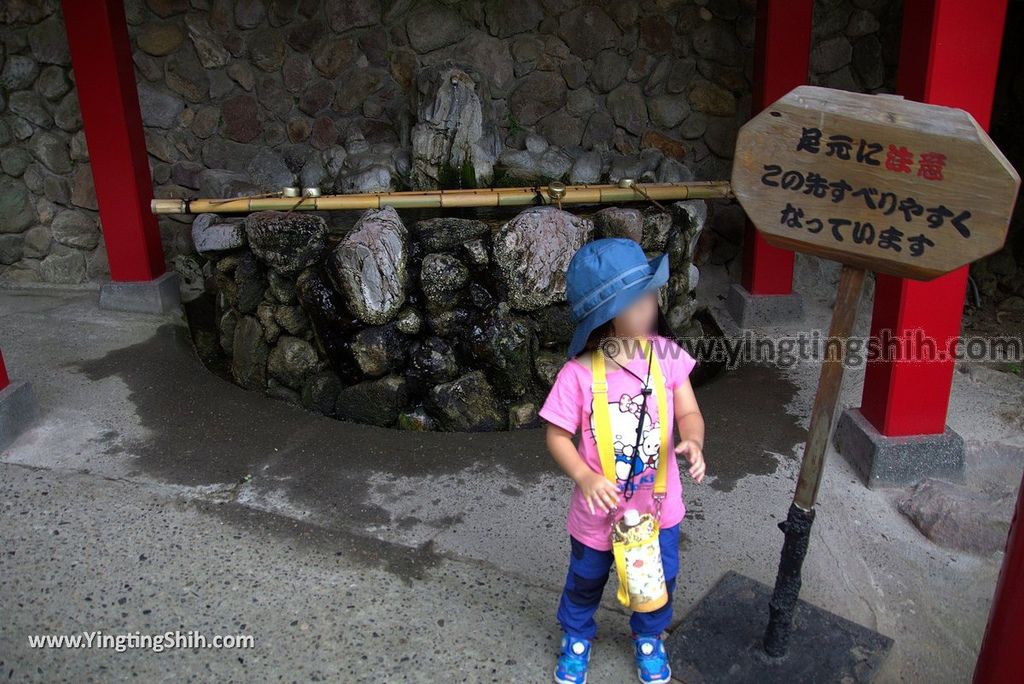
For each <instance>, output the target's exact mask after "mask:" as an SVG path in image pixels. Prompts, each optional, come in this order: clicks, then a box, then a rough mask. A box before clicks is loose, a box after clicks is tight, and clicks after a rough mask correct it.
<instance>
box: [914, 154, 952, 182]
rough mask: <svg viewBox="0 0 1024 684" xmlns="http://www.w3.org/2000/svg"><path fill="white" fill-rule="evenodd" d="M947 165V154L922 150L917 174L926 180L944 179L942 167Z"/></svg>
mask: <svg viewBox="0 0 1024 684" xmlns="http://www.w3.org/2000/svg"><path fill="white" fill-rule="evenodd" d="M945 165H946V155H944V154H941V153H939V152H922V153H921V161H920V163H919V164H918V166H917V175H918V176H921V177H922V178H924V179H925V180H942V167H944V166H945Z"/></svg>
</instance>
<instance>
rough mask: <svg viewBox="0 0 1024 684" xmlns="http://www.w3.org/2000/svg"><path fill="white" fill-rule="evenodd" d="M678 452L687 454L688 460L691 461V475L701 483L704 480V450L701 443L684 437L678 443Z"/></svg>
mask: <svg viewBox="0 0 1024 684" xmlns="http://www.w3.org/2000/svg"><path fill="white" fill-rule="evenodd" d="M676 453H677V454H686V460H687V461H689V462H690V470H689V473H690V477H692V478H693V479H694V480H695V481H696V482H698V483H700V482H701V481H703V480H704V470H705V467H704V451H703V449H701V446H700V444H698V443H697V442H696V441H695V440H692V439H684V440H683V441H681V442H679V444H678V445H676Z"/></svg>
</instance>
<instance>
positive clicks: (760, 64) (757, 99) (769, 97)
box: [740, 0, 812, 295]
mask: <svg viewBox="0 0 1024 684" xmlns="http://www.w3.org/2000/svg"><path fill="white" fill-rule="evenodd" d="M811 9H812V0H758V3H757V34H756V35H757V38H756V43H755V47H754V88H753V100H752V104H751V109H752V110H753V111H751V116H753V115H755V114H757V113H758V112H760V111H761V110H762V109H764V108H765V107H767V106H768V105H770V104H771V103H772V102H775V101H776V100H777V99H779V98H780V97H782V96H783V95H785V94H786V93H788V92H789V91H790V90H792V89H793V88H795V87H797V86H798V85H803V84H804V83H806V82H807V68H808V63H809V60H810V51H811ZM793 258H794V254H793V252H791V251H789V250H787V249H781V248H779V247H773V246H772V245H769V244H768V243H767V242H765V240H764V238H763V237H761V234H760V233H758V232H757V230H756V229H755V228H754V224H752V223H751V222H750V220H749V219H747V222H746V227H745V229H744V234H743V275H742V276H741V280H740V283H741V284H742V285H743V287H744V289H746V291H747V292H749V293H750V294H754V295H769V294H789V293H790V292H792V291H793Z"/></svg>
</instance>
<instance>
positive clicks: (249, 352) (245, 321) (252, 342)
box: [231, 316, 267, 390]
mask: <svg viewBox="0 0 1024 684" xmlns="http://www.w3.org/2000/svg"><path fill="white" fill-rule="evenodd" d="M231 377H233V378H234V380H235V382H236V383H238V384H239V385H241V386H242V387H244V388H245V389H250V390H264V389H266V386H267V342H266V340H265V339H264V338H263V326H261V325H260V322H259V321H258V320H257V319H256V318H254V317H253V316H242V317H241V319H240V320H239V321H238V324H237V325H236V326H235V328H234V333H233V342H232V349H231Z"/></svg>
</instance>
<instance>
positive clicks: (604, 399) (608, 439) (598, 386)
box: [590, 349, 617, 482]
mask: <svg viewBox="0 0 1024 684" xmlns="http://www.w3.org/2000/svg"><path fill="white" fill-rule="evenodd" d="M590 369H591V374H592V379H591V393H592V394H593V395H594V430H595V434H594V439H595V440H596V441H597V453H598V454H599V455H600V456H601V470H603V471H604V476H605V477H606V478H607V479H609V480H611V481H612V482H615V481H616V479H617V478H616V476H615V447H614V446H613V445H612V422H611V416H610V415H609V414H608V382H607V381H606V378H605V372H604V353H603V352H602V351H601V350H600V349H595V350H593V351H592V352H591V353H590Z"/></svg>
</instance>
